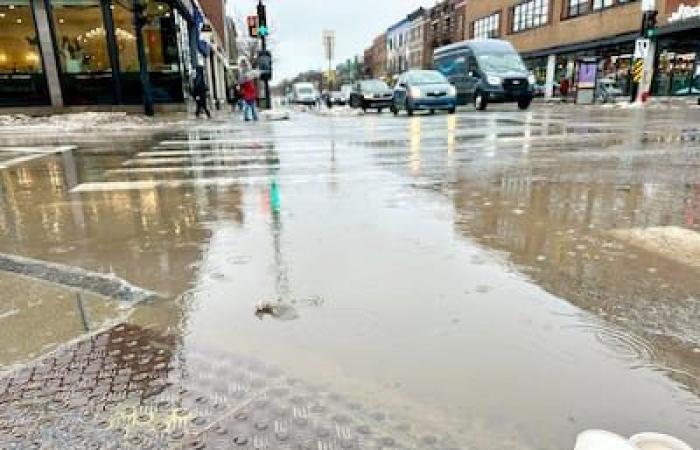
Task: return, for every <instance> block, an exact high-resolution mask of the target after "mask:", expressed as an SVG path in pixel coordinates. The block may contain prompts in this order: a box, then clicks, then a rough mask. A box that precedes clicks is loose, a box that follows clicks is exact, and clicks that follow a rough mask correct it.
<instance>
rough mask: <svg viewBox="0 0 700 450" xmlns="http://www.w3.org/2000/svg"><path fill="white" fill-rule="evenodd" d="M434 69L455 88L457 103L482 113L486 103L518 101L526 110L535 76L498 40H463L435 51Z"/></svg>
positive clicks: (530, 99) (516, 54)
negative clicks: (468, 104)
mask: <svg viewBox="0 0 700 450" xmlns="http://www.w3.org/2000/svg"><path fill="white" fill-rule="evenodd" d="M433 64H434V67H435V68H436V69H437V70H439V71H440V72H441V73H442V74H443V75H445V76H446V77H447V79H448V80H450V82H451V83H452V84H454V85H455V87H456V88H457V100H458V103H459V104H467V103H469V102H471V103H473V104H474V106H475V107H476V109H478V110H484V109H486V107H487V106H488V104H489V103H502V102H517V104H518V107H519V108H520V109H527V108H528V107H529V106H530V103H532V97H533V95H534V85H535V82H536V79H535V76H534V75H532V74H531V73H530V72H529V71H528V70H527V68H526V67H525V64H524V63H523V60H522V58H521V57H520V54H518V52H517V51H516V50H515V48H513V46H512V45H511V44H510V43H509V42H507V41H503V40H500V39H484V40H471V41H463V42H458V43H455V44H451V45H447V46H445V47H440V48H438V49H436V50H435V53H434V57H433Z"/></svg>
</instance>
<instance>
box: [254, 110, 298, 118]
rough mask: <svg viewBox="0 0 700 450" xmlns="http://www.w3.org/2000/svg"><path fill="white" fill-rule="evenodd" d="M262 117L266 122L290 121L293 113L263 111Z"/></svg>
mask: <svg viewBox="0 0 700 450" xmlns="http://www.w3.org/2000/svg"><path fill="white" fill-rule="evenodd" d="M260 117H262V118H263V119H265V120H289V119H290V118H291V112H290V111H289V110H286V109H273V110H271V111H262V112H261V113H260Z"/></svg>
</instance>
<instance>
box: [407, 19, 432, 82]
mask: <svg viewBox="0 0 700 450" xmlns="http://www.w3.org/2000/svg"><path fill="white" fill-rule="evenodd" d="M427 18H428V11H426V10H425V9H424V8H418V9H416V10H415V11H413V12H412V13H410V14H409V15H408V17H407V19H408V23H409V30H408V49H407V51H408V67H407V68H408V69H422V68H423V67H426V64H427V63H429V61H430V58H431V56H432V55H431V54H430V52H427V51H426V46H425V42H426V24H427Z"/></svg>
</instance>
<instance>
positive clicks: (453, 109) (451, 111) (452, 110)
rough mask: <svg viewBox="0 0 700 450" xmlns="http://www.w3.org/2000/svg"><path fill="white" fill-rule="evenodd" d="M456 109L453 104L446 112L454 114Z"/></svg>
mask: <svg viewBox="0 0 700 450" xmlns="http://www.w3.org/2000/svg"><path fill="white" fill-rule="evenodd" d="M455 111H456V108H455V107H454V106H453V107H452V108H450V109H448V110H447V114H454V113H455Z"/></svg>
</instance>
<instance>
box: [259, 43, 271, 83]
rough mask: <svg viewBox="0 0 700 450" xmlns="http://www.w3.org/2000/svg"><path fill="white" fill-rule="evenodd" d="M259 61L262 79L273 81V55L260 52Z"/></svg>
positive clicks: (263, 51)
mask: <svg viewBox="0 0 700 450" xmlns="http://www.w3.org/2000/svg"><path fill="white" fill-rule="evenodd" d="M257 61H258V70H259V71H260V79H261V80H263V81H270V80H271V79H272V53H270V52H269V51H267V50H260V51H259V52H258V60H257Z"/></svg>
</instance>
